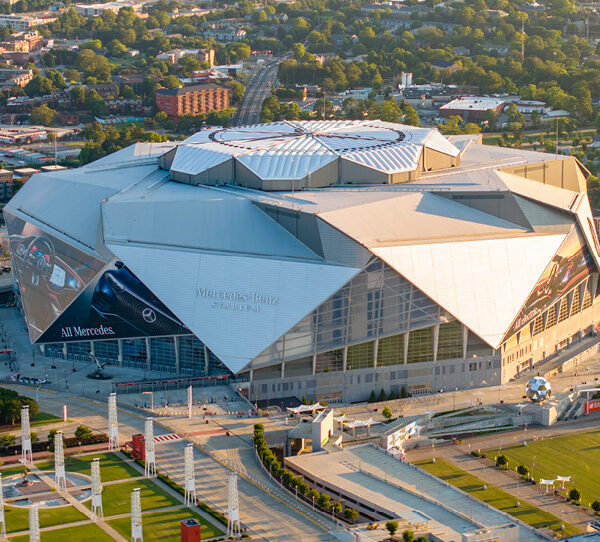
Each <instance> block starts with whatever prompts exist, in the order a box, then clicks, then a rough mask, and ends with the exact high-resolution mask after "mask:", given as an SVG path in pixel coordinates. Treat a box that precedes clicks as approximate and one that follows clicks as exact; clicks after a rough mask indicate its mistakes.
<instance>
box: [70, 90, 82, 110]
mask: <svg viewBox="0 0 600 542" xmlns="http://www.w3.org/2000/svg"><path fill="white" fill-rule="evenodd" d="M70 94H71V103H72V104H73V105H74V106H75V107H79V106H82V105H83V104H84V103H85V90H84V89H83V87H82V86H80V85H77V86H73V87H71V90H70Z"/></svg>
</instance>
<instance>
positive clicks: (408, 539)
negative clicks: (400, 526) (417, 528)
mask: <svg viewBox="0 0 600 542" xmlns="http://www.w3.org/2000/svg"><path fill="white" fill-rule="evenodd" d="M414 539H415V533H414V531H411V530H410V529H406V531H404V532H403V533H402V540H404V542H413V540H414Z"/></svg>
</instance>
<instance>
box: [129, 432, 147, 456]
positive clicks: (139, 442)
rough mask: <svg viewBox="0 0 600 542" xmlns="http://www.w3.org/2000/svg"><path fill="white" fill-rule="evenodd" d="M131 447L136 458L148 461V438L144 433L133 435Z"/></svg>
mask: <svg viewBox="0 0 600 542" xmlns="http://www.w3.org/2000/svg"><path fill="white" fill-rule="evenodd" d="M131 448H132V453H133V458H134V459H140V460H142V461H146V440H145V439H144V435H133V436H132V437H131Z"/></svg>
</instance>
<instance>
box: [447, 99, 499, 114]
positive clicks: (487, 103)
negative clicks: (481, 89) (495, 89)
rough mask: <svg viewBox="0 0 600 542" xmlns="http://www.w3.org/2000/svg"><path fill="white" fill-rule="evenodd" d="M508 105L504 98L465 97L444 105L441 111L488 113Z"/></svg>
mask: <svg viewBox="0 0 600 542" xmlns="http://www.w3.org/2000/svg"><path fill="white" fill-rule="evenodd" d="M505 103H506V100H504V99H502V98H494V97H488V96H463V97H462V98H457V99H456V100H452V101H451V102H448V103H447V104H444V105H442V106H441V107H440V109H464V110H467V109H470V110H473V111H487V110H488V109H495V108H496V107H499V106H501V105H503V104H505Z"/></svg>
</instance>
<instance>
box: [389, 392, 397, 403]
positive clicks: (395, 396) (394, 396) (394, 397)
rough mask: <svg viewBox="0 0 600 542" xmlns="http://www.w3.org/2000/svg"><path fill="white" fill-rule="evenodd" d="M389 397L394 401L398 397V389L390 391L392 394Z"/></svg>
mask: <svg viewBox="0 0 600 542" xmlns="http://www.w3.org/2000/svg"><path fill="white" fill-rule="evenodd" d="M388 399H389V400H390V401H394V400H395V399H398V394H397V393H396V391H395V390H392V391H391V392H390V396H389V397H388Z"/></svg>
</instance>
